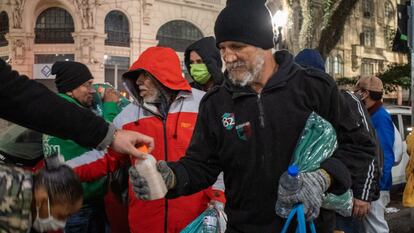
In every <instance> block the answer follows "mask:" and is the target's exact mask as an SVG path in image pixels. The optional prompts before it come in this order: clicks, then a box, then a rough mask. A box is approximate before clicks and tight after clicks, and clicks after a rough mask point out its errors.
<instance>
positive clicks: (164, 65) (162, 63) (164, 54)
mask: <svg viewBox="0 0 414 233" xmlns="http://www.w3.org/2000/svg"><path fill="white" fill-rule="evenodd" d="M142 70H145V71H147V72H149V73H150V74H151V75H152V76H154V78H156V79H157V80H158V81H159V82H160V83H162V85H164V86H165V87H167V88H169V89H171V90H177V91H191V86H190V84H188V82H187V80H185V78H184V77H183V75H182V71H181V65H180V60H179V59H178V56H177V54H176V53H175V51H174V50H173V49H171V48H165V47H150V48H148V49H146V50H145V51H144V52H143V53H142V54H141V56H139V58H138V60H136V61H135V62H134V64H132V66H131V67H130V68H129V70H128V72H126V73H125V74H124V75H123V77H124V78H134V79H136V78H137V77H138V75H139V73H140V72H141V71H142Z"/></svg>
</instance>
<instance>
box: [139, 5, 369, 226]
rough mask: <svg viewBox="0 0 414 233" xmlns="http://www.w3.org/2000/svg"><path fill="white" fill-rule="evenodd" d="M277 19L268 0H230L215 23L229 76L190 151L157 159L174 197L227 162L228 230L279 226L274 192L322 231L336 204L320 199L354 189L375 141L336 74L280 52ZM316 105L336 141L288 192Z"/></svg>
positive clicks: (207, 105)
mask: <svg viewBox="0 0 414 233" xmlns="http://www.w3.org/2000/svg"><path fill="white" fill-rule="evenodd" d="M271 22H272V20H271V16H270V13H269V11H268V9H267V8H266V6H265V0H229V1H227V5H226V7H225V8H224V9H223V10H222V11H221V12H220V14H219V16H218V17H217V20H216V24H215V28H214V31H215V36H216V41H217V47H218V48H219V49H220V52H221V55H222V58H223V60H224V62H225V65H226V75H227V78H226V79H225V83H224V84H223V85H221V86H216V87H213V88H212V89H211V90H210V91H209V92H208V93H207V94H206V95H205V96H204V98H203V100H202V104H201V105H200V110H199V115H198V116H199V117H198V119H197V123H196V126H195V129H194V133H193V137H192V140H191V143H190V146H189V148H188V150H187V152H186V156H184V157H183V158H181V160H180V161H178V162H168V169H166V168H165V167H164V166H163V167H162V169H159V170H160V172H161V174H162V176H163V177H164V180H165V182H166V184H167V187H168V189H169V192H168V194H167V198H175V197H177V196H181V195H189V194H192V193H195V192H197V191H199V190H201V189H203V188H206V187H208V186H209V185H212V184H213V183H214V182H215V180H216V179H217V176H218V174H219V173H220V172H221V171H223V172H224V182H225V187H226V190H225V195H226V198H227V201H226V207H225V212H226V213H227V217H228V222H227V230H226V232H231V233H232V232H251V233H257V232H265V233H268V232H280V231H281V229H282V226H283V224H284V221H285V220H284V219H283V218H282V217H286V214H281V215H282V217H280V216H278V215H276V212H275V204H276V201H278V202H279V204H281V205H282V206H293V204H296V203H303V204H304V207H305V214H306V217H307V219H308V220H310V219H316V227H317V229H318V230H317V232H332V231H333V229H334V226H335V219H334V218H335V214H334V212H333V211H328V210H323V209H321V203H322V198H323V196H324V193H325V192H327V191H328V192H330V193H334V194H342V193H344V192H345V191H346V190H348V189H349V187H350V185H351V178H350V173H349V170H348V168H347V166H346V165H349V164H348V161H353V160H349V157H352V156H358V158H359V161H361V164H360V166H361V167H362V166H368V163H370V162H371V161H372V159H373V156H374V154H375V153H374V152H373V151H375V144H374V142H373V141H372V140H371V139H370V137H369V135H368V133H367V132H366V130H365V129H364V128H363V124H362V123H361V119H360V118H358V119H354V118H353V116H350V115H348V114H344V113H346V112H347V111H348V110H349V109H348V106H347V105H346V104H345V103H342V101H341V100H340V98H339V93H338V90H337V87H336V84H335V82H334V80H333V79H332V78H331V77H329V75H327V74H325V73H323V72H319V71H317V70H311V69H308V70H306V69H303V68H301V67H300V66H298V65H296V64H295V63H294V62H293V56H292V55H291V54H290V53H288V52H287V51H278V52H276V53H275V54H274V55H273V54H272V52H271V48H273V27H272V24H271ZM312 112H316V113H317V114H319V115H320V116H321V117H323V118H324V119H326V120H328V121H329V122H330V123H331V124H332V125H333V126H334V128H335V129H336V133H337V139H338V149H337V150H336V151H335V153H334V154H333V155H332V156H331V157H330V158H328V159H326V160H325V161H324V162H322V163H321V165H320V169H318V170H316V171H313V172H304V173H301V174H300V176H299V178H298V179H300V181H301V183H302V185H301V188H300V190H299V191H298V192H297V193H296V195H283V193H286V192H284V190H283V187H282V186H279V178H280V176H281V175H282V173H283V172H285V171H286V170H287V168H288V166H289V164H290V163H291V161H292V155H293V152H294V149H295V146H296V144H297V142H298V139H299V138H300V136H301V133H302V130H303V127H304V126H305V123H306V121H307V119H308V117H309V115H310V114H311V113H312ZM344 147H346V148H348V150H344ZM346 151H355V152H356V153H354V154H347V152H346ZM353 167H354V168H355V165H354V166H353ZM138 179H141V180H144V181H145V179H143V178H142V177H138ZM138 183H139V182H138ZM138 183H137V184H138ZM146 186H147V185H146V182H141V184H140V185H137V187H136V188H135V189H134V190H135V191H137V195H138V196H139V195H145V191H146V190H148V189H147V187H146ZM278 189H279V190H281V192H280V194H279V195H278ZM277 212H279V211H278V210H277ZM318 216H319V217H318ZM289 232H294V229H290V231H289Z"/></svg>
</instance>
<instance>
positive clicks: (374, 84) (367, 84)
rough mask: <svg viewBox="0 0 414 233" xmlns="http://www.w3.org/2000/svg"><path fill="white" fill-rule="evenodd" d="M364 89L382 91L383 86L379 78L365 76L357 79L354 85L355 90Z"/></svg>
mask: <svg viewBox="0 0 414 233" xmlns="http://www.w3.org/2000/svg"><path fill="white" fill-rule="evenodd" d="M360 89H364V90H367V91H376V92H382V91H383V89H384V87H383V85H382V81H381V79H379V78H377V77H375V76H365V77H362V78H360V79H359V80H358V82H357V83H356V85H355V90H360Z"/></svg>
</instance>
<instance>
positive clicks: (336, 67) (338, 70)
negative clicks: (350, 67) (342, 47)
mask: <svg viewBox="0 0 414 233" xmlns="http://www.w3.org/2000/svg"><path fill="white" fill-rule="evenodd" d="M343 66H344V63H343V61H342V58H341V57H340V56H339V55H338V56H336V57H335V58H334V63H333V73H334V75H340V76H342V75H343V70H344V68H343Z"/></svg>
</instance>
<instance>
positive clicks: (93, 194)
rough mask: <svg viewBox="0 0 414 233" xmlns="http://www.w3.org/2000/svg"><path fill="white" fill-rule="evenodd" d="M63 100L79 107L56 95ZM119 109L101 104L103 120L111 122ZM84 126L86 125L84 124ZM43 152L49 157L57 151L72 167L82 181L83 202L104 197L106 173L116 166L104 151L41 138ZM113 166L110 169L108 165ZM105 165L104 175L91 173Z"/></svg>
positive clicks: (107, 103)
mask: <svg viewBox="0 0 414 233" xmlns="http://www.w3.org/2000/svg"><path fill="white" fill-rule="evenodd" d="M58 95H59V96H61V97H62V98H64V99H65V100H67V101H69V102H71V103H73V104H76V105H78V106H81V105H80V104H79V103H78V102H77V101H76V100H75V99H73V98H71V97H70V96H68V95H65V94H58ZM119 111H120V110H119V108H118V106H117V104H116V103H112V102H106V103H104V104H103V118H104V119H105V120H107V121H109V122H110V121H112V120H113V119H114V117H115V116H116V115H117V114H118V113H119ZM84 124H87V122H85V123H84ZM43 151H44V154H45V156H46V157H47V156H50V155H51V153H53V152H54V151H57V152H58V153H59V154H60V155H61V159H62V160H64V162H65V164H67V165H68V166H70V167H72V168H73V169H74V171H75V172H76V174H78V175H79V177H80V178H81V180H82V181H83V183H82V186H83V192H84V194H83V195H84V202H85V203H87V202H89V201H91V200H98V199H101V198H103V197H104V195H105V193H106V191H107V177H106V175H107V173H108V172H106V171H108V170H111V169H113V170H111V171H114V170H115V168H116V164H114V163H110V162H108V161H109V160H116V159H114V158H111V157H110V156H109V155H105V154H106V151H98V150H95V149H92V150H91V148H87V147H83V146H80V145H79V144H77V143H75V142H74V141H72V140H67V139H63V138H59V137H55V136H50V135H44V136H43ZM110 164H112V165H113V166H112V167H110V166H109V165H110ZM103 165H106V167H105V168H106V169H105V170H104V173H102V174H101V175H99V176H95V174H94V173H93V172H91V171H94V170H96V169H101V168H102V166H103Z"/></svg>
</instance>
